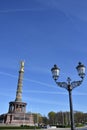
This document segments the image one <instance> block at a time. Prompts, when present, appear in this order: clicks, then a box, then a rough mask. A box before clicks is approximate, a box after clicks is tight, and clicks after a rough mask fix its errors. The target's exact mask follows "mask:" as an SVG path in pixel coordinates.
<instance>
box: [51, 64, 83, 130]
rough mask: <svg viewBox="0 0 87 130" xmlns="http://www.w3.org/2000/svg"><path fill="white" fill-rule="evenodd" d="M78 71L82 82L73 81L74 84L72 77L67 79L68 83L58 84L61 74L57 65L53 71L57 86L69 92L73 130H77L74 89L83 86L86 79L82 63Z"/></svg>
mask: <svg viewBox="0 0 87 130" xmlns="http://www.w3.org/2000/svg"><path fill="white" fill-rule="evenodd" d="M76 69H77V71H78V75H79V76H80V78H81V80H79V81H73V82H71V79H70V77H68V78H67V82H57V79H58V77H59V73H60V69H59V68H58V67H57V65H54V67H53V68H52V69H51V71H52V75H53V79H54V80H55V82H56V84H57V85H58V86H59V87H62V88H65V89H66V90H67V91H68V92H69V103H70V119H71V130H75V126H74V114H73V104H72V90H73V89H74V88H76V87H77V86H79V85H81V83H82V82H83V79H84V77H85V66H84V65H83V64H82V63H81V62H79V64H78V66H77V67H76Z"/></svg>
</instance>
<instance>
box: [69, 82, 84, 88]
mask: <svg viewBox="0 0 87 130" xmlns="http://www.w3.org/2000/svg"><path fill="white" fill-rule="evenodd" d="M82 82H83V80H79V81H73V82H71V86H72V89H74V88H76V87H77V86H80V85H81V84H82Z"/></svg>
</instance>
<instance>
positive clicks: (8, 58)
mask: <svg viewBox="0 0 87 130" xmlns="http://www.w3.org/2000/svg"><path fill="white" fill-rule="evenodd" d="M21 60H24V61H25V73H24V80H23V94H22V95H23V98H22V99H23V102H27V107H26V111H27V112H28V111H31V112H39V113H41V114H42V115H47V114H48V113H49V112H50V111H55V112H58V111H69V100H68V92H67V91H66V90H64V89H62V88H59V87H58V86H57V85H56V84H55V82H54V80H53V79H52V74H51V71H50V70H51V68H52V67H53V65H54V64H57V65H58V67H59V68H60V77H59V81H66V79H67V77H68V76H70V77H71V79H72V81H73V80H79V79H80V78H79V76H78V74H77V71H76V66H77V65H78V62H79V61H81V62H82V63H83V64H84V65H85V66H87V62H86V61H87V1H86V0H84V1H82V0H73V1H72V0H0V114H2V113H6V112H8V107H9V102H10V101H14V100H15V96H16V89H17V81H18V71H19V66H20V61H21ZM86 81H87V76H86V77H85V79H84V82H83V83H82V84H81V86H79V87H78V88H76V89H74V90H73V107H74V110H78V111H82V112H87V104H86V97H87V82H86Z"/></svg>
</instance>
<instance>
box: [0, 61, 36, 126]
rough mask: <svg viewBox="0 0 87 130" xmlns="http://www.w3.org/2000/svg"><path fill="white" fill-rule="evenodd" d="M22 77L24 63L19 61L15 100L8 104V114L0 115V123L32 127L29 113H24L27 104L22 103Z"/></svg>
mask: <svg viewBox="0 0 87 130" xmlns="http://www.w3.org/2000/svg"><path fill="white" fill-rule="evenodd" d="M23 76H24V61H21V65H20V70H19V77H18V84H17V91H16V98H15V101H11V102H9V110H8V113H5V114H2V115H0V123H4V124H10V125H34V122H33V116H32V114H31V113H26V105H27V103H25V102H22V85H23V83H22V82H23Z"/></svg>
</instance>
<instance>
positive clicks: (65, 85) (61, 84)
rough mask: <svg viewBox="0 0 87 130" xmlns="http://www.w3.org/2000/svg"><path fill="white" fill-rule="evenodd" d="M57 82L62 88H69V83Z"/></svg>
mask: <svg viewBox="0 0 87 130" xmlns="http://www.w3.org/2000/svg"><path fill="white" fill-rule="evenodd" d="M56 84H57V85H58V86H59V87H61V88H65V89H67V87H68V84H67V83H66V82H56Z"/></svg>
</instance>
